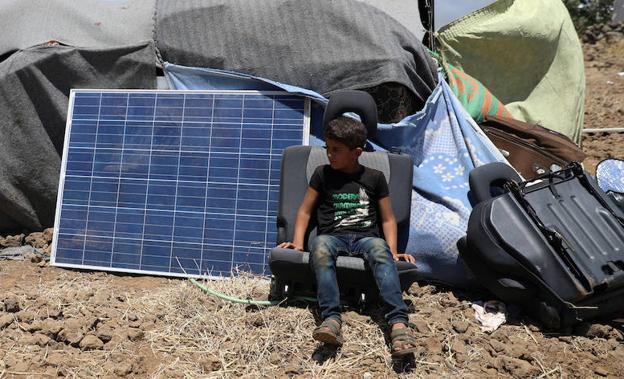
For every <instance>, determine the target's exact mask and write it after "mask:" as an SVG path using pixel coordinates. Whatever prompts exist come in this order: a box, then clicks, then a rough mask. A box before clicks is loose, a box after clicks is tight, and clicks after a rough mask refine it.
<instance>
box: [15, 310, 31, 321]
mask: <svg viewBox="0 0 624 379" xmlns="http://www.w3.org/2000/svg"><path fill="white" fill-rule="evenodd" d="M15 317H17V319H18V320H19V321H21V322H28V323H30V322H33V321H34V320H35V318H36V317H35V314H34V313H33V312H31V311H27V310H23V311H19V312H17V313H16V314H15Z"/></svg>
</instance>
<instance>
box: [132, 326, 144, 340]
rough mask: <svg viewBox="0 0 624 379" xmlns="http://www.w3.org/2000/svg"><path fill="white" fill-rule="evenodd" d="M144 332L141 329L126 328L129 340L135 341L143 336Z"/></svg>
mask: <svg viewBox="0 0 624 379" xmlns="http://www.w3.org/2000/svg"><path fill="white" fill-rule="evenodd" d="M144 335H145V333H144V332H143V331H142V330H141V329H136V328H128V339H129V340H130V341H137V340H140V339H141V338H143V336H144Z"/></svg>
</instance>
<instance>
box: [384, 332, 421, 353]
mask: <svg viewBox="0 0 624 379" xmlns="http://www.w3.org/2000/svg"><path fill="white" fill-rule="evenodd" d="M390 339H391V340H392V342H391V343H392V350H391V354H392V357H393V358H398V357H403V356H405V355H407V354H412V353H414V352H416V351H417V350H418V346H417V345H416V339H415V338H414V336H413V335H412V334H411V333H410V331H409V328H408V327H405V328H401V329H395V330H393V331H391V332H390Z"/></svg>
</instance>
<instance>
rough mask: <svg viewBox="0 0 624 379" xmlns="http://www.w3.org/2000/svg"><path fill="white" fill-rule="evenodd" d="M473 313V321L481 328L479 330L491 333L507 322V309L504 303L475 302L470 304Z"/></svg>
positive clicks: (494, 301)
mask: <svg viewBox="0 0 624 379" xmlns="http://www.w3.org/2000/svg"><path fill="white" fill-rule="evenodd" d="M472 309H474V311H475V319H476V320H477V322H478V323H479V325H480V326H481V330H482V331H484V332H487V333H492V332H493V331H495V330H496V329H498V327H499V326H501V325H503V324H504V323H505V322H507V316H506V313H507V307H505V303H503V302H502V301H498V300H489V301H486V302H485V303H484V302H483V301H476V302H475V303H474V304H472Z"/></svg>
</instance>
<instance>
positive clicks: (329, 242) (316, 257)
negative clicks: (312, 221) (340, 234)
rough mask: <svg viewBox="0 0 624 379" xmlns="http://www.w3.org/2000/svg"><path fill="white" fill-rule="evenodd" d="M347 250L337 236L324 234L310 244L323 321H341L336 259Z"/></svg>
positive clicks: (311, 260)
mask: <svg viewBox="0 0 624 379" xmlns="http://www.w3.org/2000/svg"><path fill="white" fill-rule="evenodd" d="M345 250H346V243H345V242H344V241H342V240H341V239H340V238H337V237H335V236H331V235H327V234H322V235H319V236H317V237H316V238H314V240H313V241H312V243H311V244H310V265H311V266H312V270H313V271H314V275H315V276H316V296H317V298H318V303H319V308H320V310H321V317H322V318H323V320H326V319H328V318H334V319H336V320H338V321H340V291H339V290H338V282H337V280H336V258H337V257H338V252H339V251H345Z"/></svg>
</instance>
